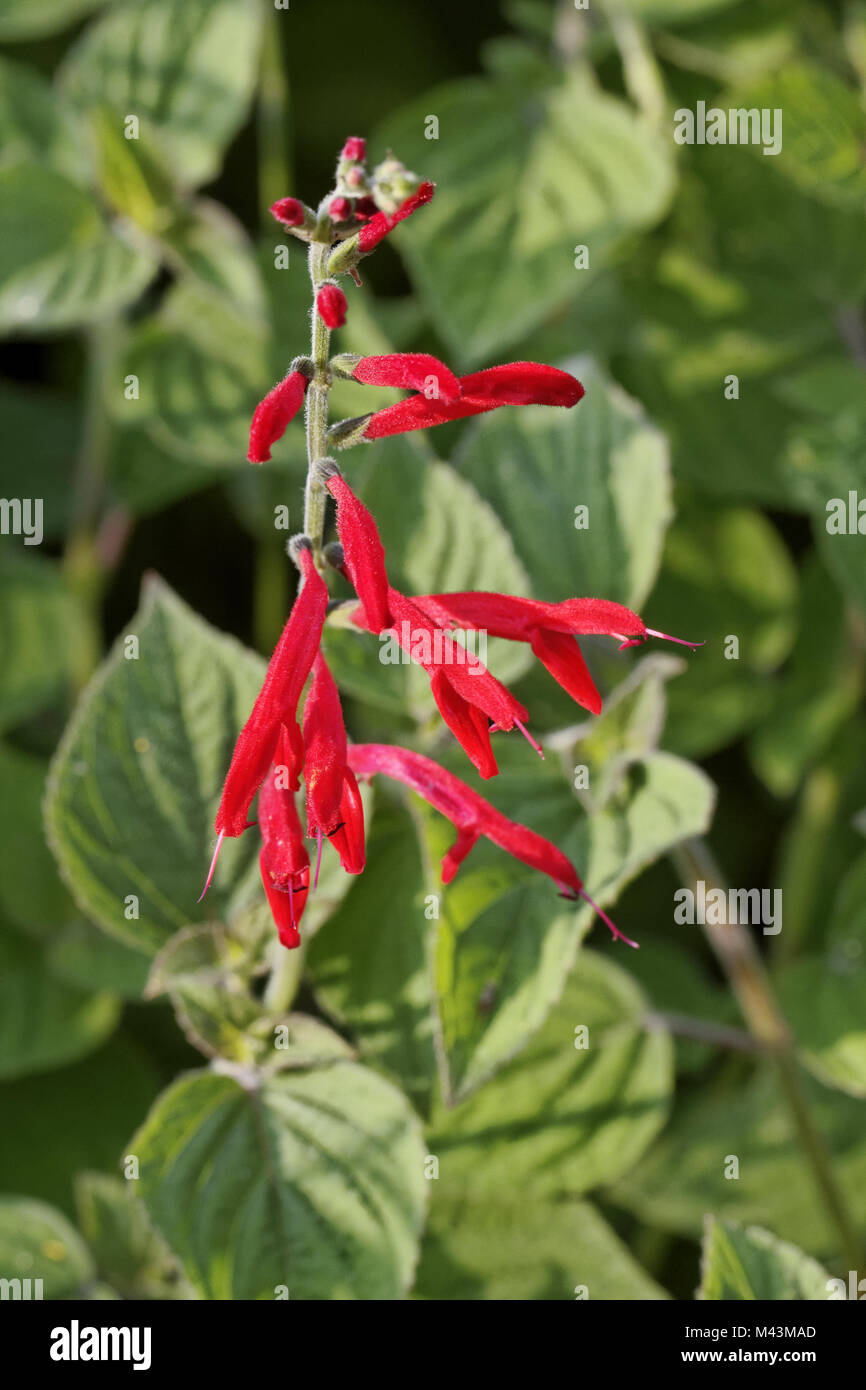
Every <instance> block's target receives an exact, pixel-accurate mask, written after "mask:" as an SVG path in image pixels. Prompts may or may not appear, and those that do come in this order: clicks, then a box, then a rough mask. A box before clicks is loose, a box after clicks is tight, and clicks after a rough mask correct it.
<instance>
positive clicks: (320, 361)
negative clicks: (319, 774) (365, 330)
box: [304, 241, 331, 568]
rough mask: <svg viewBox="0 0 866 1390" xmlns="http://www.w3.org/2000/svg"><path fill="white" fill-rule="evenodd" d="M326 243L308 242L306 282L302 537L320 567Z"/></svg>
mask: <svg viewBox="0 0 866 1390" xmlns="http://www.w3.org/2000/svg"><path fill="white" fill-rule="evenodd" d="M329 251H330V246H329V244H328V243H327V242H322V241H311V242H310V281H311V284H312V288H313V314H312V319H313V331H312V341H311V345H310V357H311V358H312V362H313V375H312V377H311V379H310V384H309V386H308V387H307V486H306V490H305V493H304V535H305V536H309V538H310V540H311V541H312V542H313V556H314V558H315V561H316V564H317V565H318V566H319V567H320V568H321V565H322V537H323V534H324V530H325V507H326V504H327V494H326V491H325V488H324V487H323V485H322V483H321V481H320V480H319V479H318V478H317V477H316V475H315V471H314V469H313V464H314V463H315V462H316V460H317V459H323V458H326V457H327V454H328V390H329V388H330V378H329V374H328V350H329V347H330V342H331V334H330V332H329V330H328V328H327V325H326V324H325V322H324V320H323V319H322V316H321V314H319V313H317V312H316V306H315V301H316V295H317V294H318V292H319V289H320V288H321V286H322V283H323V282H324V281H325V280H326V279H327V274H328V272H327V265H328V254H329Z"/></svg>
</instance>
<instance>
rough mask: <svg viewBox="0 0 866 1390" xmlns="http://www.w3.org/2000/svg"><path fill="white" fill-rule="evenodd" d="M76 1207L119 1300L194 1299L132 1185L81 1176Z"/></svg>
mask: <svg viewBox="0 0 866 1390" xmlns="http://www.w3.org/2000/svg"><path fill="white" fill-rule="evenodd" d="M75 1205H76V1209H77V1211H78V1220H79V1224H80V1226H81V1230H82V1233H83V1235H84V1237H85V1239H86V1241H87V1244H88V1246H89V1247H90V1250H91V1252H92V1254H93V1257H94V1260H95V1262H96V1267H97V1269H98V1271H99V1274H100V1275H101V1277H102V1278H104V1279H106V1280H107V1281H108V1283H109V1284H110V1285H111V1287H112V1288H113V1289H115V1290H116V1291H117V1294H118V1295H119V1296H120V1297H121V1298H128V1299H143V1298H159V1299H176V1298H190V1297H192V1296H193V1295H192V1291H191V1290H190V1288H189V1286H188V1285H187V1284H186V1283H185V1281H184V1280H183V1279H182V1277H181V1275H180V1270H179V1268H178V1266H177V1262H176V1261H175V1260H174V1258H173V1256H172V1254H171V1252H170V1251H169V1249H168V1247H167V1246H166V1245H165V1243H164V1242H163V1240H162V1239H161V1238H160V1236H158V1235H157V1233H156V1232H155V1231H154V1229H153V1227H152V1226H151V1224H150V1221H149V1219H148V1215H147V1211H146V1209H145V1206H144V1203H143V1202H142V1201H141V1198H140V1197H139V1196H138V1194H137V1193H136V1191H135V1184H134V1183H133V1182H124V1181H122V1180H121V1179H120V1178H112V1177H109V1176H108V1174H107V1173H92V1172H85V1173H79V1174H78V1175H77V1176H76V1179H75Z"/></svg>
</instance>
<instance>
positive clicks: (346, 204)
mask: <svg viewBox="0 0 866 1390" xmlns="http://www.w3.org/2000/svg"><path fill="white" fill-rule="evenodd" d="M328 214H329V216H330V217H331V218H332V220H333V221H334V222H346V221H348V219H349V218H350V217H351V215H352V204H351V202H350V201H349V199H348V198H332V199H331V201H330V203H329V204H328Z"/></svg>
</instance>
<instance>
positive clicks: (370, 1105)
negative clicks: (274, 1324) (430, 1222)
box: [131, 1062, 426, 1300]
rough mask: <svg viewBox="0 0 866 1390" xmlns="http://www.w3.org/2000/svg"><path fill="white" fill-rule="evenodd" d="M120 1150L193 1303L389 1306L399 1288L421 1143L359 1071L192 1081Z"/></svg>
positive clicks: (401, 1104)
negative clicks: (134, 1159) (133, 1161)
mask: <svg viewBox="0 0 866 1390" xmlns="http://www.w3.org/2000/svg"><path fill="white" fill-rule="evenodd" d="M131 1151H132V1152H134V1153H136V1154H137V1155H138V1158H139V1162H140V1174H141V1193H142V1196H143V1197H144V1200H145V1203H146V1205H147V1208H148V1210H149V1212H150V1214H151V1217H152V1219H153V1221H154V1223H155V1225H156V1226H157V1227H158V1229H159V1230H160V1231H161V1232H162V1234H163V1235H164V1236H165V1238H166V1239H167V1240H168V1242H169V1244H170V1245H171V1247H172V1248H173V1250H174V1251H175V1253H176V1254H177V1255H178V1256H179V1257H180V1259H181V1261H182V1262H183V1265H184V1269H185V1271H186V1273H187V1276H188V1277H189V1279H190V1280H191V1281H192V1283H193V1284H194V1285H195V1286H196V1287H197V1289H198V1290H199V1292H200V1293H201V1294H202V1296H203V1297H205V1298H212V1299H238V1298H240V1299H244V1298H246V1299H250V1298H253V1299H262V1300H265V1299H268V1300H270V1299H273V1298H275V1297H280V1292H279V1291H280V1289H284V1290H287V1296H288V1297H290V1298H291V1299H327V1300H333V1299H342V1298H362V1299H395V1298H399V1297H401V1295H402V1294H404V1293H405V1291H406V1289H407V1287H408V1285H409V1283H410V1281H411V1278H412V1273H413V1270H414V1265H415V1259H416V1251H417V1243H418V1239H419V1236H420V1231H421V1225H422V1221H423V1216H424V1207H425V1205H426V1193H425V1187H426V1184H425V1181H424V1173H423V1161H424V1146H423V1143H422V1139H421V1134H420V1131H419V1128H418V1124H417V1121H416V1119H415V1118H414V1116H413V1114H412V1112H411V1110H410V1108H409V1106H408V1104H407V1102H406V1101H405V1099H404V1098H403V1097H402V1096H401V1094H400V1093H399V1092H398V1091H396V1090H394V1089H393V1088H392V1087H391V1086H390V1085H389V1084H388V1083H387V1082H385V1081H383V1080H382V1079H381V1078H380V1077H378V1076H376V1075H375V1074H374V1073H373V1072H370V1071H367V1070H366V1069H365V1068H364V1067H359V1066H356V1065H355V1064H354V1063H351V1062H339V1063H337V1064H336V1065H334V1066H331V1067H326V1068H325V1069H323V1070H320V1071H307V1072H297V1073H291V1072H283V1073H281V1074H280V1075H278V1076H275V1077H271V1078H268V1079H266V1080H262V1079H261V1078H257V1077H256V1076H255V1074H254V1073H250V1074H247V1075H246V1076H244V1077H242V1078H240V1079H239V1080H235V1079H234V1077H233V1076H231V1075H214V1074H213V1073H207V1072H196V1073H192V1074H190V1075H188V1076H186V1077H183V1078H181V1080H180V1081H177V1082H175V1084H174V1085H173V1086H171V1087H170V1088H169V1089H168V1090H167V1091H165V1092H164V1093H163V1095H162V1096H161V1097H160V1098H159V1100H158V1101H157V1103H156V1105H155V1106H154V1107H153V1109H152V1111H151V1113H150V1115H149V1116H148V1118H147V1119H146V1121H145V1122H144V1125H143V1126H142V1128H141V1129H140V1130H139V1131H138V1133H137V1134H136V1135H135V1137H134V1138H133V1140H132V1141H131ZM283 1296H286V1295H285V1294H284V1295H283Z"/></svg>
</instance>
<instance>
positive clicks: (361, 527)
mask: <svg viewBox="0 0 866 1390" xmlns="http://www.w3.org/2000/svg"><path fill="white" fill-rule="evenodd" d="M327 487H328V491H329V492H330V494H331V496H332V497H333V498H334V499H335V500H336V503H337V532H338V534H339V537H340V543H341V545H342V547H343V554H344V556H345V560H346V566H345V567H346V572H347V576H348V579H349V580H350V582H351V584H352V587H353V588H354V590H355V593H356V594H357V595H358V598H359V599H360V600H361V605H362V607H363V610H364V623H363V624H362V625H363V626H364V627H366V628H367V630H368V631H370V632H377V633H378V632H381V631H382V630H383V629H384V628H386V627H389V626H390V624H391V615H390V611H389V608H388V587H389V586H388V575H387V573H386V571H385V549H384V546H383V545H382V541H381V538H380V536H379V528H378V527H377V525H376V523H375V521H374V520H373V516H372V514H371V513H370V511H369V510H368V509H367V508H366V507H365V506H364V504H363V502H361V501H360V500H359V499H358V498H357V497H356V496H355V494H354V492H353V491H352V489H351V488H350V487H349V484H348V483H347V482H346V480H345V478H344V477H343V476H342V475H341V474H340V473H334V474H333V476H332V477H330V478H328V480H327ZM359 626H361V624H359Z"/></svg>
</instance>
